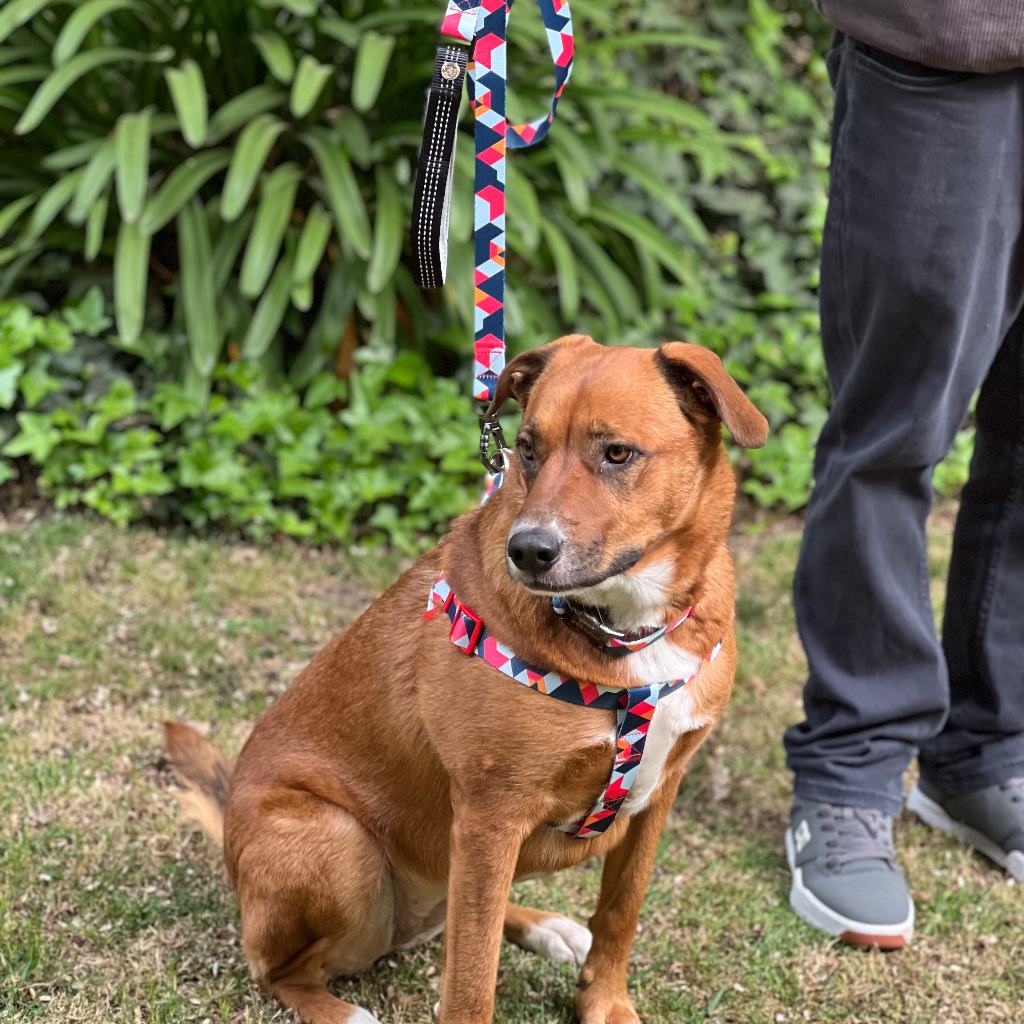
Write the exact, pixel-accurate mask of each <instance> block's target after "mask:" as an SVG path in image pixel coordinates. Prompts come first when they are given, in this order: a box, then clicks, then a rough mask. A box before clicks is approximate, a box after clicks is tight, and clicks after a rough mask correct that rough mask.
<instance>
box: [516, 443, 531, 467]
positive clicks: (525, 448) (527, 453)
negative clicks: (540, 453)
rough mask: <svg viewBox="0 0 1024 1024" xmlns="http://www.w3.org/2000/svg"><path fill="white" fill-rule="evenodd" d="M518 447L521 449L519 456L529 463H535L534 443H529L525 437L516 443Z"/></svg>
mask: <svg viewBox="0 0 1024 1024" xmlns="http://www.w3.org/2000/svg"><path fill="white" fill-rule="evenodd" d="M516 447H517V448H518V449H519V454H520V455H521V456H522V457H523V458H524V459H526V461H527V462H533V442H532V441H528V440H527V439H526V438H525V437H521V438H519V440H518V441H516Z"/></svg>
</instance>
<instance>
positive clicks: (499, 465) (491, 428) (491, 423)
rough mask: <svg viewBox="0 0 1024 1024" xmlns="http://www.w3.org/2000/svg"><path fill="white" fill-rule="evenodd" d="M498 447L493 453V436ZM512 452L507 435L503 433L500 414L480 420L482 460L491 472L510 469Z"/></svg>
mask: <svg viewBox="0 0 1024 1024" xmlns="http://www.w3.org/2000/svg"><path fill="white" fill-rule="evenodd" d="M492 437H493V438H494V443H495V444H496V445H497V449H496V451H495V452H494V454H493V455H491V454H490V451H491V438H492ZM510 454H511V452H510V450H509V447H508V445H507V444H506V443H505V435H504V434H503V433H502V430H501V424H500V423H499V422H498V414H497V413H494V414H492V415H491V416H490V417H489V418H488V419H481V420H480V461H481V462H482V463H483V464H484V465H485V466H486V467H487V469H488V470H489V471H490V472H491V473H504V472H505V470H506V469H508V465H509V461H508V457H509V455H510Z"/></svg>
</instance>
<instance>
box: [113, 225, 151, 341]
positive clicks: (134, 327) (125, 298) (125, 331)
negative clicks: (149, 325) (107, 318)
mask: <svg viewBox="0 0 1024 1024" xmlns="http://www.w3.org/2000/svg"><path fill="white" fill-rule="evenodd" d="M148 277H149V235H144V234H143V233H142V232H141V231H139V226H138V224H130V223H128V221H121V227H120V228H119V229H118V232H117V248H116V249H115V251H114V316H115V319H116V321H117V333H118V334H119V335H120V337H121V341H122V342H123V343H124V344H125V345H133V344H134V343H135V342H136V341H137V340H138V337H139V335H140V334H141V333H142V323H143V320H144V319H145V316H146V282H147V280H148Z"/></svg>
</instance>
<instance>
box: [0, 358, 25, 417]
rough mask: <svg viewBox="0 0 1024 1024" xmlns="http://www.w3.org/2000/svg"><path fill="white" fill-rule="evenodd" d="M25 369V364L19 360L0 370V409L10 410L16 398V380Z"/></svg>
mask: <svg viewBox="0 0 1024 1024" xmlns="http://www.w3.org/2000/svg"><path fill="white" fill-rule="evenodd" d="M24 369H25V364H24V363H23V362H21V361H20V360H19V359H15V360H13V362H11V363H8V365H7V366H5V367H4V368H3V369H2V370H0V409H10V407H11V406H12V405H14V401H15V399H16V398H17V397H18V380H19V379H20V378H21V373H22V371H23V370H24Z"/></svg>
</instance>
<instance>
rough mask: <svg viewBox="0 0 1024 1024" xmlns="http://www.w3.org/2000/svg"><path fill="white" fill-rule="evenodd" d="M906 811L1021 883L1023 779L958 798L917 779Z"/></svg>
mask: <svg viewBox="0 0 1024 1024" xmlns="http://www.w3.org/2000/svg"><path fill="white" fill-rule="evenodd" d="M907 808H908V809H909V810H911V811H913V812H914V813H915V814H916V815H917V816H918V817H919V818H920V819H921V820H922V821H923V822H924V823H925V824H926V825H931V826H932V828H937V829H940V830H941V831H943V832H949V833H950V834H951V835H954V836H956V838H957V839H959V840H960V842H961V843H966V844H967V845H968V846H973V847H974V848H975V849H976V850H977V851H978V852H979V853H983V854H985V856H986V857H988V859H989V860H994V861H995V862H996V863H997V864H998V865H999V866H1000V867H1001V868H1005V869H1006V870H1007V871H1009V873H1010V874H1011V875H1013V877H1014V878H1016V879H1017V881H1018V882H1024V778H1016V779H1007V781H1006V782H1003V783H1000V784H997V785H995V786H986V787H985V788H984V789H976V790H974V791H973V792H972V793H961V794H959V795H958V796H944V795H943V794H942V793H941V792H940V791H939V790H937V789H936V788H935V787H934V786H932V785H930V784H929V783H928V782H926V781H925V780H924V779H920V780H919V781H918V782H917V783H916V785H915V786H914V788H913V789H912V790H911V791H910V796H909V797H907Z"/></svg>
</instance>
